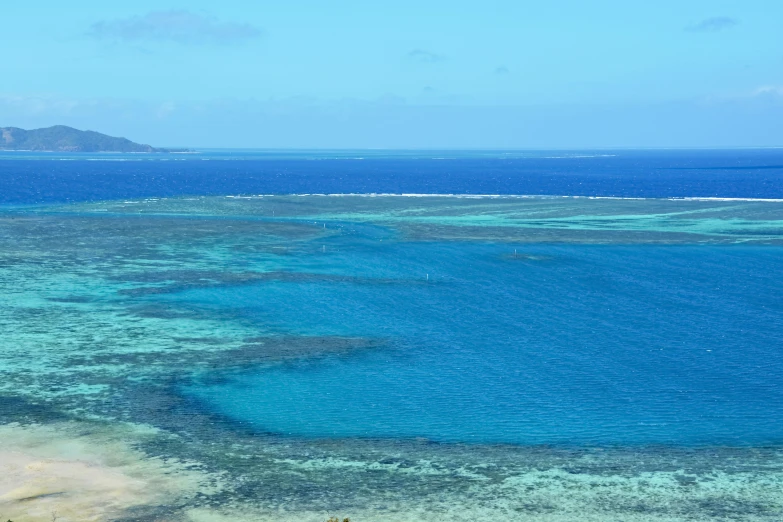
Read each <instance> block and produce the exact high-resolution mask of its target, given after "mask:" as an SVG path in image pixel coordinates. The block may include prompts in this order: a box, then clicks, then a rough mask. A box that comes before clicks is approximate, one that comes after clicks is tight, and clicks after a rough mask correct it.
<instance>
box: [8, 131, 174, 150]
mask: <svg viewBox="0 0 783 522" xmlns="http://www.w3.org/2000/svg"><path fill="white" fill-rule="evenodd" d="M9 150H15V151H34V152H136V153H171V152H190V151H189V150H188V149H162V148H156V147H152V146H151V145H144V144H140V143H135V142H132V141H130V140H128V139H126V138H116V137H114V136H107V135H106V134H101V133H100V132H94V131H82V130H78V129H74V128H72V127H67V126H65V125H55V126H53V127H46V128H43V129H32V130H25V129H20V128H18V127H0V151H9Z"/></svg>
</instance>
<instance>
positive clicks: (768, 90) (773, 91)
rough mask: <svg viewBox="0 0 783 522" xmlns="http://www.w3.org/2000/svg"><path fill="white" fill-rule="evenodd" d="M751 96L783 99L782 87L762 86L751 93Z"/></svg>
mask: <svg viewBox="0 0 783 522" xmlns="http://www.w3.org/2000/svg"><path fill="white" fill-rule="evenodd" d="M753 96H780V97H783V85H764V86H761V87H759V88H758V89H755V90H754V91H753Z"/></svg>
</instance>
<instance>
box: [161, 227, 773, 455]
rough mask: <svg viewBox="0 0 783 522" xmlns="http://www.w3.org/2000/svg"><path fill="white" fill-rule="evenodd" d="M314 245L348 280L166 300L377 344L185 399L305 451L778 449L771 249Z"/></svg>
mask: <svg viewBox="0 0 783 522" xmlns="http://www.w3.org/2000/svg"><path fill="white" fill-rule="evenodd" d="M327 244H328V246H327V247H326V251H325V252H324V253H322V255H321V256H320V257H315V258H314V259H312V260H310V261H309V262H308V266H307V269H308V270H311V271H317V272H322V273H330V274H343V275H352V276H354V277H361V278H362V279H361V280H354V281H337V282H278V283H274V284H268V283H264V284H259V285H252V286H243V287H241V288H240V287H234V288H230V287H229V288H225V287H223V288H214V289H200V290H194V291H190V292H186V293H184V294H179V295H177V296H176V297H175V299H176V301H177V302H179V303H181V304H182V303H188V302H193V303H198V304H199V305H201V306H204V305H207V304H208V305H209V306H213V307H216V308H219V309H221V310H231V311H232V313H236V314H241V315H242V316H243V317H245V318H247V319H249V320H251V321H257V322H258V323H259V324H265V325H268V326H271V327H272V328H274V329H275V330H276V331H278V332H281V333H287V334H297V335H342V336H365V337H378V338H382V339H383V340H385V341H386V342H388V347H387V348H385V349H378V350H370V351H362V352H359V353H355V354H350V355H339V356H328V357H323V358H316V359H314V360H305V361H296V362H289V363H286V364H283V365H279V366H274V367H272V368H257V369H249V370H244V371H242V372H241V373H234V374H231V375H229V376H228V379H227V380H225V381H221V382H220V383H218V384H209V383H205V384H198V385H194V386H190V387H188V388H187V393H188V394H192V395H195V396H196V397H198V398H199V399H200V400H201V401H202V403H203V404H204V405H205V406H206V407H207V408H209V409H213V410H215V411H217V412H219V413H221V414H224V415H226V416H227V417H229V418H230V419H233V420H235V421H236V422H240V423H245V424H246V425H250V426H252V427H253V428H254V429H256V430H259V431H261V432H272V433H280V434H285V435H294V436H306V437H408V438H413V437H426V438H430V439H433V440H437V441H445V442H472V443H497V442H503V443H515V444H577V445H578V444H649V443H660V444H675V445H677V444H686V445H689V444H702V445H709V444H731V445H759V444H771V443H780V442H783V387H782V386H781V383H783V353H782V352H781V347H783V334H782V333H781V332H783V306H782V305H781V300H780V292H781V290H782V289H783V248H780V247H741V246H731V247H725V246H724V247H714V246H713V247H705V246H701V247H698V246H697V247H692V246H691V247H689V246H650V245H643V246H639V245H637V246H584V245H581V246H565V245H560V246H557V245H555V246H541V245H537V246H529V247H526V248H524V249H522V250H523V251H522V252H520V248H519V246H516V247H515V245H511V244H459V243H439V242H425V243H414V244H411V243H407V244H406V243H390V242H388V241H387V242H386V243H385V244H384V243H383V242H382V241H378V240H370V239H365V240H361V239H357V238H356V237H352V238H349V239H348V240H343V241H341V240H340V238H337V239H332V240H331V241H330V242H328V243H327ZM515 248H516V249H517V257H516V258H515V257H514V254H513V252H514V249H515ZM427 277H429V280H427Z"/></svg>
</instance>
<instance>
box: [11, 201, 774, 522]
mask: <svg viewBox="0 0 783 522" xmlns="http://www.w3.org/2000/svg"><path fill="white" fill-rule="evenodd" d="M0 245H2V248H0V287H1V288H2V293H1V294H0V295H1V296H2V297H1V298H0V299H2V310H3V312H2V313H1V314H0V328H1V329H2V331H3V332H4V333H3V339H2V347H3V350H2V356H1V357H2V358H1V359H0V376H1V377H2V379H1V380H0V393H2V403H0V404H1V405H0V420H1V421H2V422H4V423H19V424H21V425H28V424H42V425H47V424H52V425H59V424H62V423H67V424H68V426H70V428H69V429H71V430H74V429H75V430H79V433H80V434H81V435H80V436H90V434H95V433H103V434H106V433H110V432H111V430H112V429H115V428H116V426H119V425H123V426H144V427H147V428H148V429H147V431H145V432H144V435H143V436H141V435H140V436H138V437H136V438H134V437H133V436H130V435H127V433H126V434H125V435H123V437H129V443H130V444H132V445H133V447H134V448H136V449H137V450H139V451H140V452H141V453H142V454H143V455H144V458H147V459H153V460H156V461H165V462H174V461H176V462H187V463H189V464H188V465H189V467H190V468H191V469H194V470H197V471H198V472H199V473H200V474H202V475H203V477H204V481H205V484H209V485H210V487H209V488H207V487H205V488H204V489H203V491H199V492H197V493H195V494H194V493H193V492H192V491H191V492H190V493H189V494H188V495H184V494H183V495H182V496H181V497H177V496H173V497H172V498H171V499H170V501H167V502H163V501H157V502H156V503H154V504H150V505H141V506H136V507H134V509H133V510H129V511H127V512H124V513H122V514H120V515H118V516H117V517H116V519H120V520H122V519H124V520H141V519H161V520H163V519H165V520H224V519H225V520H228V519H232V520H234V519H247V520H313V521H315V520H322V519H324V518H326V517H325V516H324V515H325V514H335V513H339V514H343V515H344V516H351V517H352V520H355V521H359V522H361V521H363V520H368V521H369V520H381V521H386V520H388V521H392V520H398V521H406V520H553V521H554V520H576V519H579V520H765V521H772V520H779V519H780V516H781V509H783V387H782V386H781V385H782V384H783V353H782V352H781V347H782V346H783V300H781V298H780V295H781V290H783V255H782V254H783V203H782V202H779V201H758V200H755V201H754V200H716V199H712V200H711V199H701V200H700V199H679V200H675V199H670V200H667V199H609V198H607V199H593V198H560V197H551V198H550V197H394V196H377V197H369V196H368V197H365V196H257V197H241V198H240V197H194V198H172V199H159V198H154V199H138V200H122V201H109V202H98V203H81V204H70V205H52V206H46V207H34V208H16V209H14V208H6V209H5V210H3V211H2V212H0ZM58 423H59V424H58ZM104 436H105V435H104ZM220 517H224V518H220Z"/></svg>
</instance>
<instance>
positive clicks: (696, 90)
mask: <svg viewBox="0 0 783 522" xmlns="http://www.w3.org/2000/svg"><path fill="white" fill-rule="evenodd" d="M781 20H783V2H780V1H772V0H764V1H761V0H744V1H722V0H709V1H707V0H679V1H670V0H661V1H658V2H632V1H628V0H626V1H613V0H607V1H595V2H585V1H552V2H526V1H521V0H517V1H510V0H486V1H483V2H473V1H459V0H452V1H441V0H436V1H426V0H420V1H418V2H414V1H411V0H396V1H395V2H366V1H365V2H359V1H346V0H333V1H330V2H323V1H321V2H315V1H311V0H289V1H287V2H264V1H256V2H250V1H243V2H240V1H236V0H223V1H222V2H206V1H190V2H187V3H176V2H173V3H168V4H161V3H160V2H158V1H156V2H149V1H143V0H141V1H134V2H119V1H118V2H105V1H101V2H98V1H85V0H73V1H70V2H54V1H49V0H43V1H38V2H29V3H22V2H13V3H11V4H10V5H7V6H3V9H2V11H0V45H2V48H3V49H4V50H5V52H4V53H3V59H2V61H1V62H0V77H2V81H0V126H9V125H13V126H21V127H28V128H29V127H37V126H44V125H51V124H56V123H64V124H69V125H74V126H78V127H81V128H91V129H95V130H99V131H102V132H107V133H112V134H119V135H124V136H128V137H129V138H131V139H134V140H137V141H144V142H151V143H154V144H161V145H190V146H220V147H230V146H236V147H340V148H352V147H390V148H395V147H511V148H540V147H544V148H570V147H577V148H590V147H615V146H622V147H634V146H640V147H669V146H674V147H687V146H775V145H783V124H781V123H780V122H781V121H783V38H781V37H780V21H781Z"/></svg>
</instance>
